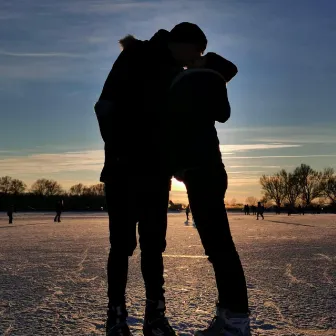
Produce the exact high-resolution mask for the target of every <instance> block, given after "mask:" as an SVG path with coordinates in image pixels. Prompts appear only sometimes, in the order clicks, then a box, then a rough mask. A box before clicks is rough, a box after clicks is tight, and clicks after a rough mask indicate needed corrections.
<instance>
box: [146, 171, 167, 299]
mask: <svg viewBox="0 0 336 336" xmlns="http://www.w3.org/2000/svg"><path fill="white" fill-rule="evenodd" d="M151 180H152V181H153V188H154V189H153V188H151V189H146V186H145V184H144V186H143V188H142V190H140V192H141V194H142V197H141V200H142V201H143V202H141V203H140V207H141V209H140V218H139V241H140V249H141V270H142V274H143V277H144V282H145V288H146V299H147V300H151V301H158V300H163V299H164V289H163V285H164V278H163V258H162V253H163V252H164V250H165V248H166V231H167V208H168V202H169V181H170V179H169V178H165V177H153V178H151ZM155 180H156V181H155ZM146 183H147V182H146ZM147 194H148V195H147ZM153 194H154V195H155V196H154V197H153ZM149 197H152V199H151V203H150V205H149V204H148V203H147V202H148V199H149Z"/></svg>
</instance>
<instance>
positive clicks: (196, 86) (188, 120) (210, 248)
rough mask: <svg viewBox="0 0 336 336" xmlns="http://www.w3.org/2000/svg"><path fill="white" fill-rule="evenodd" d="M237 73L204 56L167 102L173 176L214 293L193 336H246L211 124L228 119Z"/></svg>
mask: <svg viewBox="0 0 336 336" xmlns="http://www.w3.org/2000/svg"><path fill="white" fill-rule="evenodd" d="M236 73H237V68H236V66H235V65H234V64H232V63H231V62H230V61H228V60H226V59H224V58H222V57H221V56H219V55H217V54H215V53H208V54H206V55H205V56H204V57H202V58H201V59H200V60H199V61H198V62H195V64H194V65H193V66H192V67H191V69H188V70H186V71H185V72H184V73H183V74H181V75H179V76H178V78H176V79H175V82H174V83H173V85H172V88H171V96H170V100H169V103H170V107H171V116H172V118H171V127H170V131H171V136H170V138H169V139H170V143H171V148H172V150H171V153H170V155H171V158H172V159H171V162H173V163H174V164H175V169H174V171H175V173H174V175H175V177H176V178H177V179H178V180H180V181H183V182H184V184H185V186H186V189H187V193H188V198H189V204H190V208H191V211H192V214H193V219H194V221H195V225H196V228H197V230H198V232H199V235H200V238H201V241H202V244H203V247H204V249H205V253H206V255H207V256H208V258H209V261H210V262H211V263H212V265H213V268H214V273H215V277H216V283H217V289H218V305H217V312H216V317H215V318H214V319H213V322H212V324H211V325H210V326H209V328H208V329H206V330H202V331H197V332H196V335H197V336H216V335H218V336H219V335H223V336H224V335H241V336H249V335H250V320H249V309H248V297H247V288H246V280H245V275H244V271H243V267H242V264H241V262H240V258H239V255H238V253H237V250H236V248H235V244H234V242H233V239H232V236H231V232H230V225H229V220H228V216H227V212H226V209H225V204H224V197H225V193H226V189H227V185H228V177H227V173H226V170H225V167H224V165H223V162H222V157H221V152H220V148H219V139H218V136H217V132H216V128H215V122H216V121H219V122H222V123H224V122H226V121H227V120H228V119H229V117H230V104H229V101H228V97H227V89H226V83H227V82H228V81H229V80H230V79H231V78H232V77H233V76H234V75H235V74H236ZM181 144H182V146H181ZM186 147H187V148H188V156H187V157H186V156H185V153H184V150H183V148H186ZM178 148H181V150H180V151H179V149H178ZM173 167H174V166H173Z"/></svg>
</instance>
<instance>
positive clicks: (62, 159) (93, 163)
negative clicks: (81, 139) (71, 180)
mask: <svg viewBox="0 0 336 336" xmlns="http://www.w3.org/2000/svg"><path fill="white" fill-rule="evenodd" d="M103 163H104V151H103V150H92V151H82V152H65V153H60V154H32V155H27V156H16V157H7V158H3V159H0V171H1V172H2V174H4V175H8V174H15V175H20V174H24V175H27V174H32V175H39V174H42V173H43V174H45V173H50V174H52V173H60V172H71V171H81V170H94V171H99V170H101V168H102V166H103Z"/></svg>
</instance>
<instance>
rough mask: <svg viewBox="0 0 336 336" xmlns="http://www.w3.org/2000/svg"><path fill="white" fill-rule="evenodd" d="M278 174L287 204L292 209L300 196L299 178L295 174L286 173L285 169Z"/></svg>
mask: <svg viewBox="0 0 336 336" xmlns="http://www.w3.org/2000/svg"><path fill="white" fill-rule="evenodd" d="M279 174H280V176H281V178H282V180H283V186H284V193H285V197H286V199H287V201H288V203H289V204H290V205H291V206H293V207H294V206H295V203H296V201H297V199H298V198H299V196H300V195H301V186H300V183H299V176H297V175H296V174H295V173H288V172H287V171H286V170H285V169H282V170H281V171H280V173H279Z"/></svg>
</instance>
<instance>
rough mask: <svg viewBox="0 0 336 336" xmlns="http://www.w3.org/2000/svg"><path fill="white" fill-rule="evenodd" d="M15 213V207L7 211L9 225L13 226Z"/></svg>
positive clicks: (12, 206)
mask: <svg viewBox="0 0 336 336" xmlns="http://www.w3.org/2000/svg"><path fill="white" fill-rule="evenodd" d="M13 213H14V205H11V206H10V207H9V208H8V211H7V216H8V223H9V224H13Z"/></svg>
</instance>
